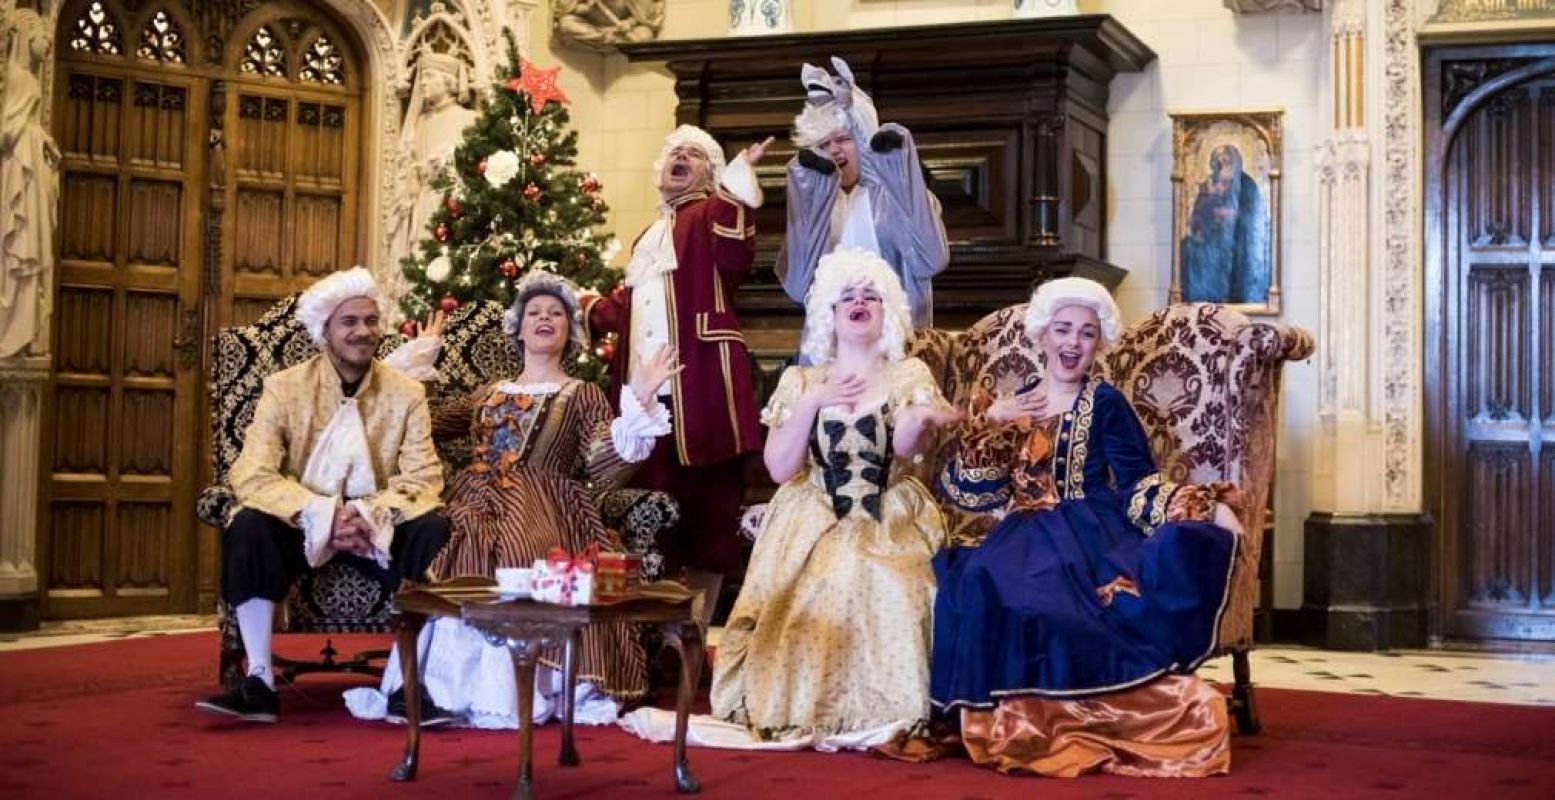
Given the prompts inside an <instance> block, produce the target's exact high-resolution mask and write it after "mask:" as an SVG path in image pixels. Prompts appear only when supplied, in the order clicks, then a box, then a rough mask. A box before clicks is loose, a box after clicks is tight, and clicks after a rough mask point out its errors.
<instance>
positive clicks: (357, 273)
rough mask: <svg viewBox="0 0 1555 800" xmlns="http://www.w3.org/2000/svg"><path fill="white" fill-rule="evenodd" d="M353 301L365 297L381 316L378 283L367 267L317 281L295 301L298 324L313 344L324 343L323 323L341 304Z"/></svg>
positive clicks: (381, 301)
mask: <svg viewBox="0 0 1555 800" xmlns="http://www.w3.org/2000/svg"><path fill="white" fill-rule="evenodd" d="M353 297H365V298H367V299H369V300H371V301H373V302H374V303H376V304H377V305H378V313H380V314H381V313H383V294H382V293H381V292H379V291H378V282H377V281H375V280H373V274H372V273H371V272H368V271H367V268H366V267H352V268H351V269H348V270H342V271H340V272H336V273H334V274H332V275H327V276H325V277H324V278H322V279H320V280H319V282H318V283H315V284H313V285H312V286H310V287H308V290H307V291H306V292H303V293H302V296H301V297H298V298H297V312H296V313H297V321H298V322H301V323H302V326H303V327H304V328H307V329H308V335H309V336H312V337H313V341H314V343H315V344H323V343H324V323H326V322H328V321H329V318H330V317H331V316H332V315H334V313H335V309H337V308H339V307H340V304H341V303H344V302H345V301H347V300H350V299H351V298H353Z"/></svg>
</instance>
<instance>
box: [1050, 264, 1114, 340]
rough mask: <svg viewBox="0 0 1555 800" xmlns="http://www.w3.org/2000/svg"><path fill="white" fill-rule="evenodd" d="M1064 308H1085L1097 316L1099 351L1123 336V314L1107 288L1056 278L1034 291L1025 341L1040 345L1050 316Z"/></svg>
mask: <svg viewBox="0 0 1555 800" xmlns="http://www.w3.org/2000/svg"><path fill="white" fill-rule="evenodd" d="M1066 306H1084V307H1086V308H1089V309H1091V310H1092V311H1095V312H1096V320H1097V322H1099V323H1100V325H1101V347H1100V348H1099V349H1101V350H1106V349H1107V348H1109V347H1111V346H1112V345H1114V344H1116V343H1117V341H1118V335H1119V334H1120V333H1122V322H1121V320H1122V314H1120V313H1118V304H1117V302H1116V301H1114V300H1113V299H1112V295H1111V294H1109V293H1108V292H1107V287H1105V286H1102V285H1101V284H1099V283H1097V282H1096V281H1093V280H1091V279H1089V278H1059V279H1057V280H1051V281H1048V282H1047V283H1044V284H1042V285H1041V286H1038V287H1037V290H1036V291H1035V292H1032V294H1031V303H1030V305H1028V306H1027V307H1026V338H1027V339H1030V340H1031V341H1032V342H1033V343H1036V344H1040V343H1041V340H1042V334H1043V333H1044V332H1045V331H1046V330H1047V326H1048V325H1049V324H1050V323H1052V321H1053V315H1054V314H1057V313H1058V310H1059V309H1061V308H1064V307H1066Z"/></svg>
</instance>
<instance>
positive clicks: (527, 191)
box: [524, 183, 540, 203]
mask: <svg viewBox="0 0 1555 800" xmlns="http://www.w3.org/2000/svg"><path fill="white" fill-rule="evenodd" d="M524 199H525V200H528V201H529V202H531V203H533V202H534V201H536V200H538V199H540V187H538V186H536V185H534V184H532V183H531V184H529V185H528V186H525V187H524Z"/></svg>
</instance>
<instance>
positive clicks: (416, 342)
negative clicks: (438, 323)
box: [383, 336, 443, 383]
mask: <svg viewBox="0 0 1555 800" xmlns="http://www.w3.org/2000/svg"><path fill="white" fill-rule="evenodd" d="M442 351H443V337H441V336H422V337H419V338H416V339H411V340H409V341H407V342H405V343H404V344H402V345H400V346H399V347H396V348H394V352H392V353H390V354H388V355H386V356H384V357H383V363H385V364H387V365H389V366H391V367H393V368H395V369H397V370H399V371H400V372H403V373H405V374H406V375H409V376H410V377H412V378H415V379H416V380H418V381H421V382H423V383H426V382H429V381H435V380H438V379H439V378H440V377H441V376H440V375H438V374H437V370H436V369H434V368H433V365H434V364H436V363H437V355H438V353H441V352H442Z"/></svg>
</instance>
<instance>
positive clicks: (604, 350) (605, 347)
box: [594, 341, 616, 361]
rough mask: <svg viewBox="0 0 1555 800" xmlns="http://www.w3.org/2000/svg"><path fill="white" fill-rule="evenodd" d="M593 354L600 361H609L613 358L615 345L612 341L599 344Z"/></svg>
mask: <svg viewBox="0 0 1555 800" xmlns="http://www.w3.org/2000/svg"><path fill="white" fill-rule="evenodd" d="M594 353H595V354H596V355H598V356H599V358H600V360H601V361H609V360H611V359H613V358H615V355H616V343H615V342H613V341H606V342H601V343H600V345H599V347H597V348H595V349H594Z"/></svg>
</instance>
